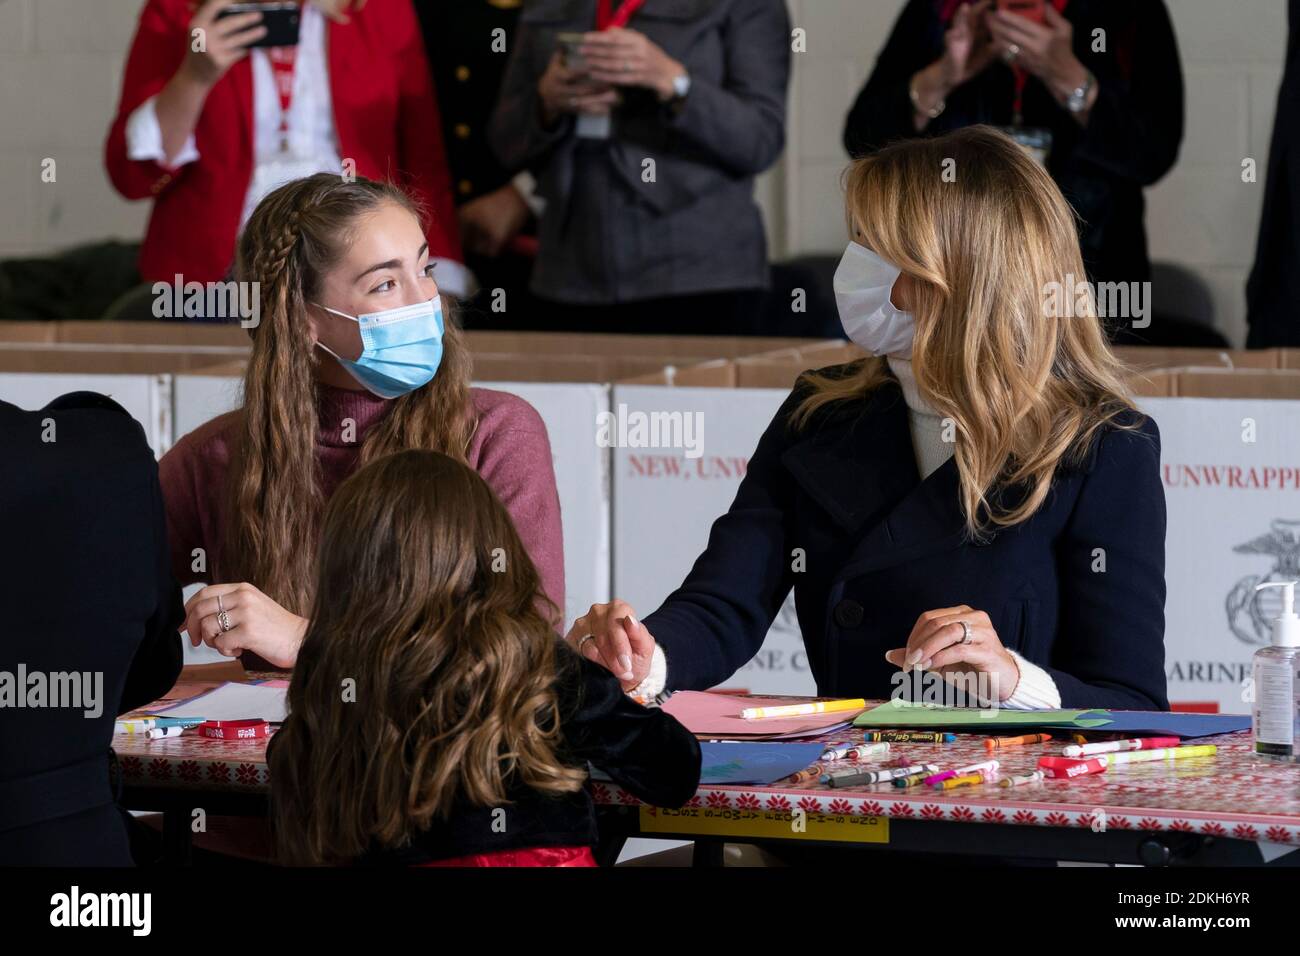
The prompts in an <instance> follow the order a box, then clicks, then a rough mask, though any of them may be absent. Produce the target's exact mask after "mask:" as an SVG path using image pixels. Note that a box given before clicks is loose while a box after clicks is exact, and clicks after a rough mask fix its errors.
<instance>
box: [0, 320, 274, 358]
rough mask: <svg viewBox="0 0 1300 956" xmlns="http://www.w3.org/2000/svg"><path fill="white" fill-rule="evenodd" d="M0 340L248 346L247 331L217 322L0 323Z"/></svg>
mask: <svg viewBox="0 0 1300 956" xmlns="http://www.w3.org/2000/svg"><path fill="white" fill-rule="evenodd" d="M0 342H46V343H49V344H63V345H158V346H167V347H169V348H173V349H180V350H187V349H189V348H192V347H196V346H219V347H222V348H233V349H242V350H244V351H247V350H248V348H249V337H248V332H247V330H245V329H244V328H242V327H241V326H239V325H236V324H226V323H218V322H167V321H159V322H81V321H76V322H0Z"/></svg>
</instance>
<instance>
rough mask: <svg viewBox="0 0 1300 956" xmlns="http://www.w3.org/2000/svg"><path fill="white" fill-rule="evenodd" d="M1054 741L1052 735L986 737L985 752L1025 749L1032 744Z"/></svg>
mask: <svg viewBox="0 0 1300 956" xmlns="http://www.w3.org/2000/svg"><path fill="white" fill-rule="evenodd" d="M1051 739H1052V735H1051V734H1024V735H1023V736H1020V737H985V738H984V749H985V750H1001V749H1002V748H1003V747H1025V746H1028V745H1030V744H1045V743H1047V742H1048V741H1049V740H1051Z"/></svg>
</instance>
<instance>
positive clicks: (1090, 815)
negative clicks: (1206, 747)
mask: <svg viewBox="0 0 1300 956" xmlns="http://www.w3.org/2000/svg"><path fill="white" fill-rule="evenodd" d="M830 737H831V738H832V739H834V740H860V739H861V738H862V731H857V730H849V731H843V730H842V731H839V732H834V733H832V734H831V735H830ZM982 741H983V737H982V736H981V735H974V734H959V735H958V738H957V741H956V742H955V743H949V744H894V745H891V746H892V747H893V750H894V752H896V753H902V754H905V755H906V756H907V757H908V758H909V759H910V760H911V761H913V762H918V763H937V764H939V765H940V766H942V767H945V768H946V767H951V766H961V765H965V764H971V763H976V762H979V761H982V760H986V759H989V757H990V754H989V753H988V751H986V750H985V749H984V746H983V743H982ZM1196 743H1212V744H1215V745H1217V746H1218V748H1219V752H1218V755H1217V756H1215V757H1207V758H1192V759H1185V760H1181V761H1178V762H1169V763H1164V762H1158V763H1142V764H1130V765H1126V766H1123V767H1118V768H1114V769H1112V770H1109V771H1107V772H1106V773H1104V774H1097V775H1090V776H1084V777H1078V778H1075V779H1073V780H1047V781H1044V782H1042V783H1040V784H1033V785H1029V786H1023V787H1015V788H1010V789H1006V788H1001V787H998V786H996V785H992V784H985V785H983V786H975V787H965V788H960V789H957V790H950V791H943V792H936V791H933V790H921V789H919V788H916V789H908V790H900V789H897V788H894V787H892V786H891V785H876V786H870V787H858V788H852V789H834V788H831V787H829V786H827V785H822V784H816V783H813V784H804V785H801V786H798V787H790V786H781V785H779V784H778V785H776V786H771V787H755V786H725V787H712V786H704V787H701V788H700V790H699V792H698V793H697V794H696V795H695V797H694V798H693V799H692V800H691V802H690V803H689V804H688V805H687V806H686V807H685V808H683V809H681V810H663V809H657V808H654V807H648V806H643V805H642V804H641V803H640V801H638V800H637V799H636V798H635V797H633V796H632V795H631V794H630V793H628V792H626V791H625V790H623V789H622V788H620V787H619V786H617V785H616V784H613V783H608V782H600V781H592V782H591V783H590V784H589V786H590V788H591V793H592V796H593V798H594V799H595V802H596V804H597V810H598V820H599V824H600V829H601V837H602V841H601V842H602V845H601V848H600V852H599V853H598V854H597V856H598V858H600V859H601V860H602V862H608V863H612V862H613V860H614V859H616V858H617V856H618V852H619V850H620V849H621V848H622V845H623V842H624V841H625V840H626V839H627V838H629V837H633V836H640V837H651V838H662V839H674V840H693V841H695V843H696V862H697V863H698V864H701V865H708V864H710V863H717V862H719V860H720V856H721V849H722V845H723V844H724V843H725V842H742V843H760V844H763V845H779V844H790V843H792V842H793V843H797V844H803V845H823V846H826V845H835V846H840V847H856V848H858V849H860V850H862V851H865V852H870V851H871V850H873V849H880V848H884V847H889V848H892V849H902V850H915V851H934V852H945V853H957V854H977V855H989V856H1006V857H1025V858H1038V859H1044V860H1049V859H1066V860H1077V861H1085V862H1107V863H1135V864H1146V865H1169V864H1179V865H1183V864H1196V865H1245V864H1258V863H1261V862H1264V861H1266V860H1267V859H1269V858H1270V857H1271V856H1275V855H1277V854H1279V853H1284V852H1286V850H1287V849H1288V848H1291V847H1294V848H1296V849H1300V764H1287V763H1276V762H1273V761H1265V760H1263V759H1262V758H1258V757H1256V756H1254V754H1253V753H1252V752H1251V749H1252V748H1251V741H1250V734H1249V733H1248V732H1242V733H1236V734H1224V735H1221V736H1217V737H1209V738H1205V739H1203V740H1198V741H1196ZM114 746H115V749H116V751H117V755H118V761H119V766H120V767H121V771H122V778H123V798H122V802H123V805H124V806H126V807H127V808H128V809H140V810H162V811H163V812H164V813H165V814H166V817H165V821H166V822H165V826H164V832H165V835H166V837H167V839H168V848H169V856H170V857H171V858H172V859H178V860H179V859H184V858H185V856H186V854H187V852H188V850H187V847H188V838H189V815H190V812H191V810H192V808H194V807H196V806H201V807H203V808H204V810H205V811H206V812H207V813H209V814H231V815H246V814H247V815H257V814H264V813H265V812H266V806H267V795H268V793H269V778H268V772H267V765H266V740H265V739H263V740H249V741H215V740H208V739H205V738H202V737H197V736H185V737H172V738H167V739H163V740H146V739H145V738H144V737H143V736H118V737H115V738H114ZM1060 747H1061V744H1060V742H1059V741H1053V742H1051V743H1048V744H1040V745H1035V746H1031V747H1016V748H1011V749H1007V750H1002V751H999V752H998V753H996V754H994V755H993V756H995V757H996V758H997V759H998V760H999V761H1001V765H1002V771H1003V772H1004V773H1028V772H1030V771H1032V770H1034V769H1035V768H1036V765H1037V761H1038V758H1039V757H1040V756H1041V755H1043V754H1044V753H1058V752H1059V750H1060ZM846 766H847V764H846ZM799 827H802V829H799ZM1261 844H1262V845H1263V846H1262V848H1261Z"/></svg>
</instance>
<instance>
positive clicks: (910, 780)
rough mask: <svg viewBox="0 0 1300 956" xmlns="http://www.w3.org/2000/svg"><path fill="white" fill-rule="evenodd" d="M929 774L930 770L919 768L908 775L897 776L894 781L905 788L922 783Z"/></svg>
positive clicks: (899, 786) (900, 787)
mask: <svg viewBox="0 0 1300 956" xmlns="http://www.w3.org/2000/svg"><path fill="white" fill-rule="evenodd" d="M928 776H930V771H929V770H919V771H917V772H916V773H912V774H908V775H907V776H906V777H895V778H894V780H893V783H894V786H895V787H898V788H899V789H900V790H903V789H906V788H907V787H915V786H918V785H920V784H921V783H922V782H923V781H924V780H925V778H926V777H928Z"/></svg>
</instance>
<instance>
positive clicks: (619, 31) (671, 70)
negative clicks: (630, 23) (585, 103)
mask: <svg viewBox="0 0 1300 956" xmlns="http://www.w3.org/2000/svg"><path fill="white" fill-rule="evenodd" d="M580 52H581V53H582V59H583V61H584V62H585V64H586V68H587V75H588V76H590V77H591V79H593V80H595V81H596V82H598V83H608V84H609V85H610V86H642V87H645V88H646V89H649V90H654V91H655V93H656V94H658V96H659V99H660V100H662V101H663V102H665V103H666V102H668V101H669V100H671V99H672V98H673V95H674V90H673V81H674V80H676V79H677V77H679V76H681V75H682V74H683V73H685V72H686V67H684V66H682V65H681V64H680V63H678V62H677V61H676V60H674V59H673V58H672V57H670V56H669V55H668V54H667V53H665V52H664V51H663V49H662V48H661V47H660V46H658V45H657V44H656V43H655V42H654V41H653V40H651V39H650V38H649V37H647V36H646V35H645V34H644V33H640V32H638V31H636V30H629V29H627V28H625V27H612V28H611V29H608V30H597V31H594V32H592V33H588V34H586V35H585V36H584V37H583V41H582V47H581V48H580Z"/></svg>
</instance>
